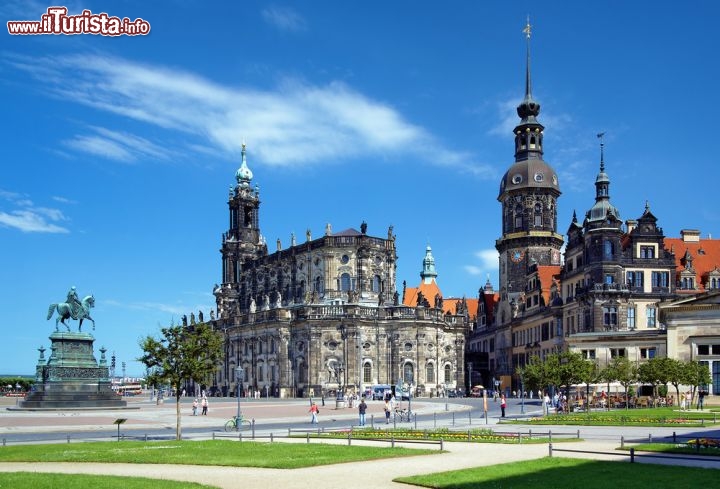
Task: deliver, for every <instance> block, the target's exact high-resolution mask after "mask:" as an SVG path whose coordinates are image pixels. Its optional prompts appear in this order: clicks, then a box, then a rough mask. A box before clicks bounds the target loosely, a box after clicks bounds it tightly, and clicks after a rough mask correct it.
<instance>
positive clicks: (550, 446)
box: [548, 443, 552, 457]
mask: <svg viewBox="0 0 720 489" xmlns="http://www.w3.org/2000/svg"><path fill="white" fill-rule="evenodd" d="M548 452H550V453H549V454H548V456H549V457H552V443H549V444H548Z"/></svg>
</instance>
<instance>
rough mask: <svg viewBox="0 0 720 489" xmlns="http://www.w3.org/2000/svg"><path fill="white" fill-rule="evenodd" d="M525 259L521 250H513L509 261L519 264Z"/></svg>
mask: <svg viewBox="0 0 720 489" xmlns="http://www.w3.org/2000/svg"><path fill="white" fill-rule="evenodd" d="M523 258H525V252H524V251H522V250H514V251H511V252H510V259H511V260H512V261H513V262H514V263H520V262H521V261H522V260H523Z"/></svg>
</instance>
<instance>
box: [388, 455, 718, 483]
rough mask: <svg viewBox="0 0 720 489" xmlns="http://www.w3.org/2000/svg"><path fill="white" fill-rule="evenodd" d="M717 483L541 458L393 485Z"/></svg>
mask: <svg viewBox="0 0 720 489" xmlns="http://www.w3.org/2000/svg"><path fill="white" fill-rule="evenodd" d="M717 478H718V471H717V470H713V469H698V468H695V467H675V466H669V465H646V464H630V463H628V462H598V461H594V460H580V459H570V458H559V457H552V458H550V457H546V458H542V459H538V460H530V461H525V462H522V463H508V464H501V465H491V466H489V467H477V468H474V469H462V470H457V471H452V472H439V473H435V474H428V475H422V476H413V477H401V478H398V479H395V481H396V482H404V483H407V484H414V485H418V486H423V487H433V488H442V489H496V488H502V489H515V488H517V489H528V488H532V489H545V488H547V489H557V488H559V487H563V488H565V487H567V488H582V489H607V488H608V487H650V488H652V489H665V488H668V489H677V488H678V487H691V486H692V487H716V486H715V484H717Z"/></svg>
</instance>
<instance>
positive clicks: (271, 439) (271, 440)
mask: <svg viewBox="0 0 720 489" xmlns="http://www.w3.org/2000/svg"><path fill="white" fill-rule="evenodd" d="M272 442H273V434H272V433H270V443H272Z"/></svg>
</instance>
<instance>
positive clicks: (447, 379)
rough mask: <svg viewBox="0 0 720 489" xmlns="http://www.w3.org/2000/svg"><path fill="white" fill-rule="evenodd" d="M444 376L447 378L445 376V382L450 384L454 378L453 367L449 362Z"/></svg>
mask: <svg viewBox="0 0 720 489" xmlns="http://www.w3.org/2000/svg"><path fill="white" fill-rule="evenodd" d="M444 377H445V378H444V379H443V380H445V383H446V384H449V383H450V381H451V380H452V368H451V367H450V364H449V363H448V364H446V365H445V375H444Z"/></svg>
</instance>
